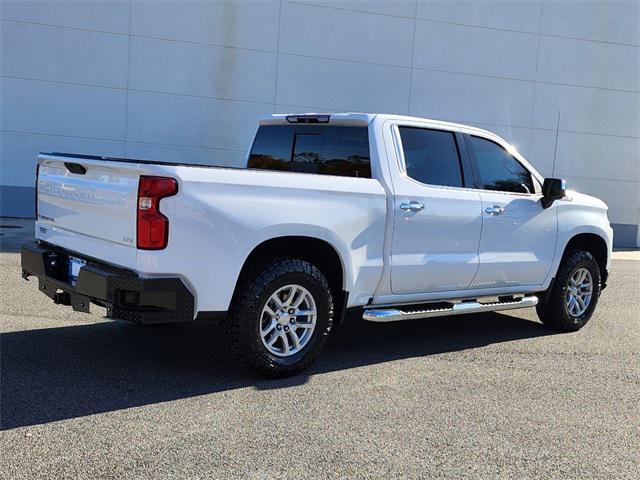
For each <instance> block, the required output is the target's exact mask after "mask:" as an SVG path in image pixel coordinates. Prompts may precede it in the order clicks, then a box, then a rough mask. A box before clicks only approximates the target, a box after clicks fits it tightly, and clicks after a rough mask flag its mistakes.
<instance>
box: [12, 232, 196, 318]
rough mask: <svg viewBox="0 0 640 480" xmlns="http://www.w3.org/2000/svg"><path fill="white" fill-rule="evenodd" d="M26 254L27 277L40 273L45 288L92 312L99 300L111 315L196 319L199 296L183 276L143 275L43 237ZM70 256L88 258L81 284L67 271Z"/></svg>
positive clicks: (25, 249)
mask: <svg viewBox="0 0 640 480" xmlns="http://www.w3.org/2000/svg"><path fill="white" fill-rule="evenodd" d="M21 254H22V258H21V265H22V276H23V278H25V279H28V278H29V277H31V276H35V277H38V287H39V290H40V291H41V292H43V293H44V294H46V295H47V296H49V297H50V298H52V299H53V301H54V302H55V303H59V304H62V305H71V306H72V307H73V309H74V310H76V311H79V312H87V313H88V312H89V304H90V303H91V302H93V303H95V304H96V305H100V306H103V307H106V309H107V316H108V317H111V318H118V319H122V320H130V321H134V322H140V323H172V322H188V321H192V320H193V318H194V298H193V295H192V294H191V292H190V291H189V290H188V289H187V287H186V286H185V285H184V283H183V282H182V280H180V279H179V278H140V277H139V276H138V275H137V274H136V273H135V272H132V271H130V270H126V269H122V268H117V267H113V266H111V265H106V264H104V263H101V262H100V261H98V260H94V259H91V258H87V257H85V256H83V255H77V254H75V253H73V252H69V251H67V250H64V249H62V248H59V247H55V246H53V245H48V244H46V243H41V242H32V243H27V244H24V245H23V246H22V250H21ZM70 255H71V256H73V257H75V258H80V259H83V260H85V261H86V262H87V264H86V265H85V266H83V267H82V268H81V269H80V273H79V274H78V278H77V281H76V283H75V285H72V283H71V281H70V279H69V276H68V273H67V272H68V265H69V263H68V262H69V256H70Z"/></svg>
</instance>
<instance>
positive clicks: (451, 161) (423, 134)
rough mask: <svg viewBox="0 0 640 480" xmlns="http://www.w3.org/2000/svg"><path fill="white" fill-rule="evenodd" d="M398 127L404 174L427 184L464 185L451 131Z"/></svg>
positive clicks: (458, 156)
mask: <svg viewBox="0 0 640 480" xmlns="http://www.w3.org/2000/svg"><path fill="white" fill-rule="evenodd" d="M399 130H400V138H401V140H402V151H403V152H404V161H405V168H406V170H407V175H408V176H410V177H411V178H413V179H414V180H417V181H419V182H421V183H426V184H429V185H442V186H447V187H462V186H463V185H464V182H463V176H462V168H461V165H460V155H459V153H458V146H457V144H456V137H455V134H454V133H453V132H447V131H444V130H430V129H426V128H415V127H399Z"/></svg>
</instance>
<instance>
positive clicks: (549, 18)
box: [0, 0, 640, 245]
mask: <svg viewBox="0 0 640 480" xmlns="http://www.w3.org/2000/svg"><path fill="white" fill-rule="evenodd" d="M1 18H2V25H1V28H2V63H1V67H2V72H1V73H2V79H1V81H2V83H1V95H2V97H1V115H2V117H1V130H2V132H1V135H2V139H1V141H2V148H1V160H0V166H1V170H0V185H2V187H1V197H0V202H1V204H0V209H1V214H3V215H14V216H26V215H31V214H32V213H33V200H32V196H33V189H32V185H33V172H34V157H35V155H36V153H37V152H38V151H52V150H57V151H71V152H80V153H93V154H102V155H114V156H130V157H137V158H150V159H167V160H179V161H191V162H198V163H205V162H210V163H216V164H235V163H237V162H239V161H240V160H241V158H242V157H243V155H244V152H245V150H246V148H247V147H248V142H249V140H250V137H251V133H252V131H253V129H254V125H255V120H256V118H257V117H258V116H260V115H264V114H268V113H272V112H288V111H309V110H321V111H348V110H352V111H353V110H355V111H371V112H394V113H402V114H406V113H409V114H412V115H418V116H427V117H434V118H441V119H447V120H453V121H460V122H464V123H471V124H475V125H478V126H481V127H483V128H487V129H489V130H493V131H495V132H497V133H499V134H501V135H503V136H504V137H506V138H507V139H509V140H510V141H512V142H513V143H514V144H515V145H516V146H517V148H518V149H519V150H520V151H521V152H522V153H523V154H524V155H525V156H526V157H528V158H529V159H530V160H531V161H532V162H533V163H534V164H535V165H536V166H537V167H538V168H539V169H540V170H541V172H542V173H543V174H546V175H550V174H551V173H552V164H553V154H554V146H555V136H556V135H555V129H556V122H557V118H558V111H559V110H560V112H561V117H560V133H559V138H558V145H557V160H556V165H555V175H556V176H563V177H565V178H567V180H568V183H569V186H570V187H571V188H574V189H577V190H579V191H583V192H586V193H592V194H595V195H597V196H599V197H601V198H603V199H604V200H605V201H606V202H607V203H608V204H609V206H610V217H611V221H612V222H613V223H614V224H615V230H616V242H617V244H618V245H638V244H639V243H640V238H639V233H638V223H639V221H640V93H639V92H640V31H639V25H640V11H639V3H638V2H636V1H615V2H606V3H605V2H593V1H551V0H544V1H541V0H531V1H527V0H524V1H513V2H499V1H490V0H489V1H453V2H445V1H435V2H431V1H421V0H419V1H418V2H416V1H415V0H408V1H402V0H401V1H393V2H392V1H384V0H372V1H365V0H343V1H339V0H297V1H291V2H290V1H285V0H282V1H272V0H263V1H254V2H246V1H236V2H222V1H209V2H195V1H183V2H178V1H162V2H151V1H142V0H133V1H117V0H116V1H106V2H91V1H49V2H44V1H15V0H2V11H1Z"/></svg>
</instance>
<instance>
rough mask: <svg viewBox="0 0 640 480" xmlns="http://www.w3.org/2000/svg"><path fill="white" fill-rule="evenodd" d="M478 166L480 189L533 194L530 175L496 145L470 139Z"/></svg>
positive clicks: (482, 139)
mask: <svg viewBox="0 0 640 480" xmlns="http://www.w3.org/2000/svg"><path fill="white" fill-rule="evenodd" d="M471 143H472V145H473V152H474V153H475V157H476V163H477V165H478V175H479V177H480V178H479V181H480V188H483V189H485V190H500V191H503V192H516V193H534V187H533V180H532V179H531V174H530V173H529V171H528V170H527V169H526V168H524V167H523V166H522V165H521V164H520V162H518V161H517V160H516V159H515V158H513V157H512V156H511V155H509V153H507V151H506V150H505V149H504V148H502V147H501V146H500V145H498V144H497V143H494V142H492V141H491V140H487V139H484V138H480V137H471Z"/></svg>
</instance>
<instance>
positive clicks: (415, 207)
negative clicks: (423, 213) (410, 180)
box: [400, 202, 424, 212]
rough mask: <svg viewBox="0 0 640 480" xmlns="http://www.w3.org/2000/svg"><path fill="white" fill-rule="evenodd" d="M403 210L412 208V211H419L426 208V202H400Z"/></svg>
mask: <svg viewBox="0 0 640 480" xmlns="http://www.w3.org/2000/svg"><path fill="white" fill-rule="evenodd" d="M400 209H401V210H411V211H412V212H419V211H420V210H424V204H423V203H419V202H408V203H407V202H404V203H401V204H400Z"/></svg>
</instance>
